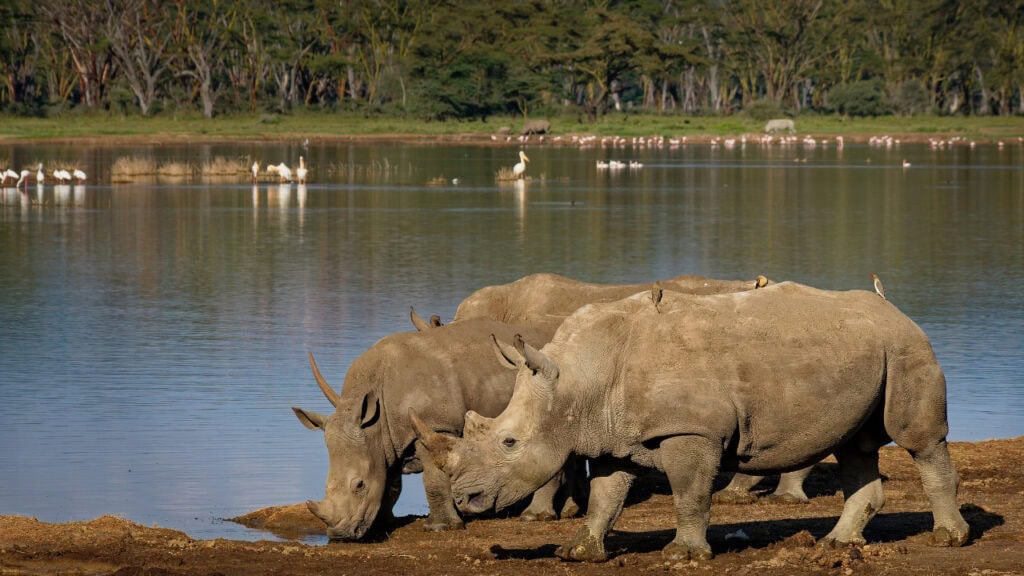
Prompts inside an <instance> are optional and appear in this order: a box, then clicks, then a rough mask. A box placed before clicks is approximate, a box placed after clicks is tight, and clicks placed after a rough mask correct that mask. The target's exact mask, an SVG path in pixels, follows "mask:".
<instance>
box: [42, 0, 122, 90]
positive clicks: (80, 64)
mask: <svg viewBox="0 0 1024 576" xmlns="http://www.w3.org/2000/svg"><path fill="white" fill-rule="evenodd" d="M36 8H37V9H38V10H39V11H40V13H41V14H42V15H43V16H45V17H46V18H48V19H49V20H50V21H51V22H53V23H55V25H56V27H57V30H58V31H59V32H60V35H61V37H62V38H63V40H64V44H65V46H66V48H67V52H68V55H69V56H70V57H71V61H72V63H73V64H74V69H75V72H76V73H77V74H78V78H79V84H80V91H81V94H82V99H83V101H84V104H85V105H86V106H87V107H95V106H98V105H100V104H102V103H103V98H104V95H105V94H106V91H107V87H108V85H109V84H110V81H111V78H112V77H113V75H114V72H115V69H116V65H115V59H114V56H113V52H112V51H111V50H110V42H109V40H108V39H107V38H106V36H105V35H104V32H103V28H104V20H105V14H104V13H103V11H99V10H96V9H95V5H94V3H93V2H90V1H89V0H39V1H38V2H37V3H36Z"/></svg>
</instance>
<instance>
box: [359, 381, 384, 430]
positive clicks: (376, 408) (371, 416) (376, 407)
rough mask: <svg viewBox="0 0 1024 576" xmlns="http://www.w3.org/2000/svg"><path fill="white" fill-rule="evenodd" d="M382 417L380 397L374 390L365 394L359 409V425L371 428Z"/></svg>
mask: <svg viewBox="0 0 1024 576" xmlns="http://www.w3.org/2000/svg"><path fill="white" fill-rule="evenodd" d="M378 418H380V398H378V397H377V394H376V393H374V392H373V391H372V390H371V391H369V392H367V393H366V396H363V406H362V409H361V410H360V411H359V427H360V428H369V427H370V426H373V425H374V424H375V423H376V422H377V419H378Z"/></svg>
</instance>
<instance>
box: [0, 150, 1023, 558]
mask: <svg viewBox="0 0 1024 576" xmlns="http://www.w3.org/2000/svg"><path fill="white" fill-rule="evenodd" d="M516 152H517V149H515V148H510V147H493V148H492V147H454V146H399V145H388V146H353V145H347V144H345V145H343V144H338V145H333V144H332V145H317V144H314V145H312V146H310V147H309V148H308V149H302V148H301V147H300V145H299V144H298V143H295V144H294V145H248V146H238V145H223V146H218V145H202V146H173V147H141V148H140V147H133V148H118V147H101V148H85V147H83V146H82V145H77V144H76V145H67V146H11V145H4V146H0V163H3V162H4V161H6V162H7V163H8V164H9V165H11V166H12V167H15V168H16V169H20V168H21V167H28V166H32V167H34V166H35V165H36V164H37V163H39V162H45V163H47V165H48V166H50V165H52V166H51V168H52V167H56V164H62V165H65V164H66V165H71V164H73V165H75V166H79V167H82V168H84V169H86V171H88V172H89V173H90V180H89V181H88V182H87V183H86V184H85V185H83V186H54V185H53V182H52V180H50V181H49V182H48V183H47V184H46V185H45V186H44V187H43V188H42V189H39V188H37V187H36V186H35V185H34V184H33V185H32V186H30V188H29V192H28V194H27V195H25V194H22V193H21V192H19V191H16V190H13V189H4V190H0V392H2V394H3V401H2V402H0V513H2V514H24V515H31V516H36V517H38V518H40V519H41V520H46V521H68V520H88V519H91V518H94V517H96V516H99V515H102V514H116V515H120V516H124V517H127V518H130V519H132V520H135V521H137V522H141V523H144V524H159V525H161V526H166V527H171V528H177V529H181V530H185V531H187V532H189V533H190V534H192V535H193V536H196V537H201V538H211V537H221V536H223V537H232V538H260V537H265V534H263V533H257V532H252V531H248V530H246V529H244V528H241V527H238V526H236V525H234V524H232V523H230V522H224V521H223V520H221V518H225V517H232V516H236V515H238V514H242V513H245V512H248V511H250V510H253V509H256V508H260V507H264V506H270V505H278V504H286V503H293V502H300V501H303V500H306V499H319V498H321V497H322V496H323V490H324V480H325V478H326V465H327V455H326V449H325V448H324V445H323V438H322V435H321V434H320V433H318V432H310V431H308V430H306V429H305V428H303V427H302V426H301V424H299V422H298V421H297V420H296V418H295V416H294V415H293V414H292V411H291V410H290V406H302V407H304V408H307V409H312V410H317V411H321V412H329V410H330V406H329V404H328V403H327V401H326V400H325V399H324V398H323V396H322V395H321V394H320V392H319V390H318V389H317V387H316V385H315V383H314V382H313V379H312V377H311V374H310V371H309V368H308V366H307V364H306V351H307V350H312V351H313V352H314V353H315V354H316V355H317V358H318V360H319V362H320V364H321V369H322V370H323V371H324V372H325V374H326V376H327V377H328V379H329V380H330V381H331V382H332V383H334V384H335V386H336V387H338V386H340V383H341V382H342V380H343V377H344V374H345V371H346V369H347V367H348V365H349V363H350V362H351V361H352V360H353V359H354V358H355V357H356V356H358V355H359V354H360V353H362V352H363V351H364V350H366V348H368V347H369V346H370V345H371V344H372V343H373V342H375V341H376V340H377V339H379V338H381V337H383V336H385V335H387V334H389V333H392V332H395V331H400V330H409V329H410V326H409V323H408V307H409V306H415V307H416V309H417V310H418V311H419V312H421V313H423V314H425V315H429V314H433V313H437V314H440V315H441V316H442V317H443V318H445V319H450V318H451V317H452V315H453V314H454V312H455V309H456V307H457V305H458V303H459V301H460V300H461V299H462V298H464V297H465V296H467V295H468V294H469V293H471V292H472V291H473V290H475V289H477V288H479V287H481V286H485V285H488V284H497V283H505V282H509V281H512V280H514V279H516V278H519V277H521V276H523V275H526V274H530V273H534V272H542V271H546V272H556V273H560V274H564V275H567V276H570V277H574V278H578V279H581V280H587V281H591V282H642V281H647V280H652V279H655V278H665V277H670V276H675V275H678V274H684V273H686V274H700V275H706V276H712V277H721V278H753V277H754V276H756V275H757V274H759V273H763V274H766V275H768V276H769V277H771V278H773V279H776V280H783V279H790V280H796V281H800V282H804V283H808V284H812V285H815V286H818V287H822V288H830V289H852V288H862V289H870V288H871V281H870V279H869V277H868V274H869V273H871V272H875V273H877V274H878V275H879V276H881V277H882V279H883V280H884V282H885V286H886V291H887V294H888V296H889V299H890V300H891V301H892V302H893V303H895V304H896V305H897V306H899V307H900V308H901V309H902V310H903V311H904V312H905V313H907V314H908V315H909V316H910V317H911V318H913V319H914V320H915V321H917V322H918V323H919V324H920V325H921V327H922V328H923V329H924V330H925V332H926V333H928V335H929V336H930V337H931V339H932V342H933V344H934V346H935V349H936V353H937V355H938V357H939V361H940V362H941V363H942V365H943V367H944V369H945V372H946V377H947V381H948V386H949V411H950V437H951V438H952V439H954V440H978V439H986V438H993V437H1010V436H1017V435H1021V434H1024V382H1022V377H1021V375H1022V374H1024V356H1022V354H1021V352H1020V350H1021V344H1022V334H1024V330H1022V328H1024V296H1022V293H1024V291H1022V290H1021V286H1022V285H1024V169H1022V164H1024V161H1022V159H1024V152H1022V149H1021V146H1019V145H1017V144H1014V145H1011V146H1007V147H1006V148H1004V149H998V148H996V147H995V146H979V147H978V148H975V149H970V148H968V147H966V146H961V147H958V148H956V149H953V150H948V149H947V150H931V149H929V148H928V147H926V146H907V145H903V146H901V147H897V148H894V149H891V150H884V149H877V148H869V147H866V146H850V145H847V146H846V148H845V149H844V150H842V151H837V150H836V149H835V148H834V147H832V146H830V147H827V148H821V147H819V148H815V149H805V148H803V147H789V148H779V147H775V148H772V149H761V148H758V147H754V146H747V147H745V148H743V149H739V148H737V149H732V150H726V149H724V148H718V149H713V148H711V147H709V146H687V147H683V148H679V149H675V150H669V149H661V150H646V149H645V150H640V149H633V148H626V149H614V150H609V149H601V148H590V149H582V150H581V149H576V148H542V147H528V148H527V152H528V154H529V156H530V158H531V160H532V162H531V163H530V165H529V169H528V174H532V175H533V179H532V180H531V181H529V182H526V183H525V184H522V185H520V186H513V185H502V186H499V185H496V183H495V179H494V174H495V172H496V171H497V170H498V168H499V167H501V166H510V165H511V164H512V163H514V162H515V160H516ZM300 154H302V155H304V156H305V159H306V161H307V163H308V164H310V165H311V167H312V176H311V183H310V184H309V185H308V186H302V187H299V186H295V185H292V186H287V187H283V188H282V187H279V186H278V185H276V184H267V183H261V184H260V185H258V186H257V187H255V188H254V187H253V186H251V185H250V184H249V183H248V182H246V181H245V180H244V179H240V178H228V179H222V180H219V181H211V180H209V179H207V180H202V181H201V182H202V183H200V184H195V183H183V182H176V181H171V180H150V181H145V182H135V183H130V184H122V183H112V179H111V174H110V173H111V166H112V165H113V163H114V161H115V160H116V159H117V158H119V157H122V156H129V155H136V156H144V157H149V158H153V159H155V160H156V161H157V162H158V163H159V162H171V161H179V162H189V163H193V164H197V165H198V164H202V163H203V162H205V161H208V160H210V159H211V158H213V157H216V156H224V157H228V158H252V157H255V158H259V159H260V160H261V161H263V162H264V164H265V163H266V162H268V161H274V162H277V161H280V160H286V161H288V162H289V163H290V164H293V165H294V164H296V163H297V160H298V156H299V155H300ZM598 159H603V160H606V159H618V160H623V161H626V160H638V161H640V162H643V164H644V167H643V168H642V169H640V170H634V171H630V170H623V171H620V172H617V173H610V172H607V171H606V172H598V171H597V170H596V169H595V161H596V160H598ZM802 159H805V161H794V160H802ZM903 159H906V160H908V161H909V162H911V167H910V168H907V169H903V168H901V166H900V164H901V162H902V160H903ZM0 168H3V166H0ZM542 175H543V179H542V178H541V176H542ZM453 178H458V183H457V184H453V183H452V181H451V180H452V179H453ZM434 179H437V180H439V181H441V182H443V183H442V184H439V185H429V183H430V182H431V180H434ZM406 478H407V480H406V488H405V491H404V493H403V497H402V500H401V501H400V502H399V505H398V513H399V514H425V513H426V504H425V502H424V498H423V493H422V488H421V487H420V486H419V485H418V484H417V483H416V481H410V480H408V478H409V477H406Z"/></svg>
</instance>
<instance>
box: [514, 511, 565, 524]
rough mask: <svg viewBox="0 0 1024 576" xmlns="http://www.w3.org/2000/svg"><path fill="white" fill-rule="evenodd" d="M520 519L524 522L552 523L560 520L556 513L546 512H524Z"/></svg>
mask: <svg viewBox="0 0 1024 576" xmlns="http://www.w3.org/2000/svg"><path fill="white" fill-rule="evenodd" d="M519 519H520V520H522V521H523V522H551V521H552V520H558V517H557V516H555V513H554V512H551V511H549V510H544V511H542V512H531V511H529V510H527V511H525V512H523V513H522V514H521V515H520V516H519Z"/></svg>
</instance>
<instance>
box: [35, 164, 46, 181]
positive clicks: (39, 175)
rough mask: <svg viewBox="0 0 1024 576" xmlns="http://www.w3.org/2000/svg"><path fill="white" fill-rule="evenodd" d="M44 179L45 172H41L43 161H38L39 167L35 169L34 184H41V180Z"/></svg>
mask: <svg viewBox="0 0 1024 576" xmlns="http://www.w3.org/2000/svg"><path fill="white" fill-rule="evenodd" d="M44 180H46V174H43V163H42V162H40V163H39V168H37V169H36V184H38V185H40V186H42V185H43V181H44Z"/></svg>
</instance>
